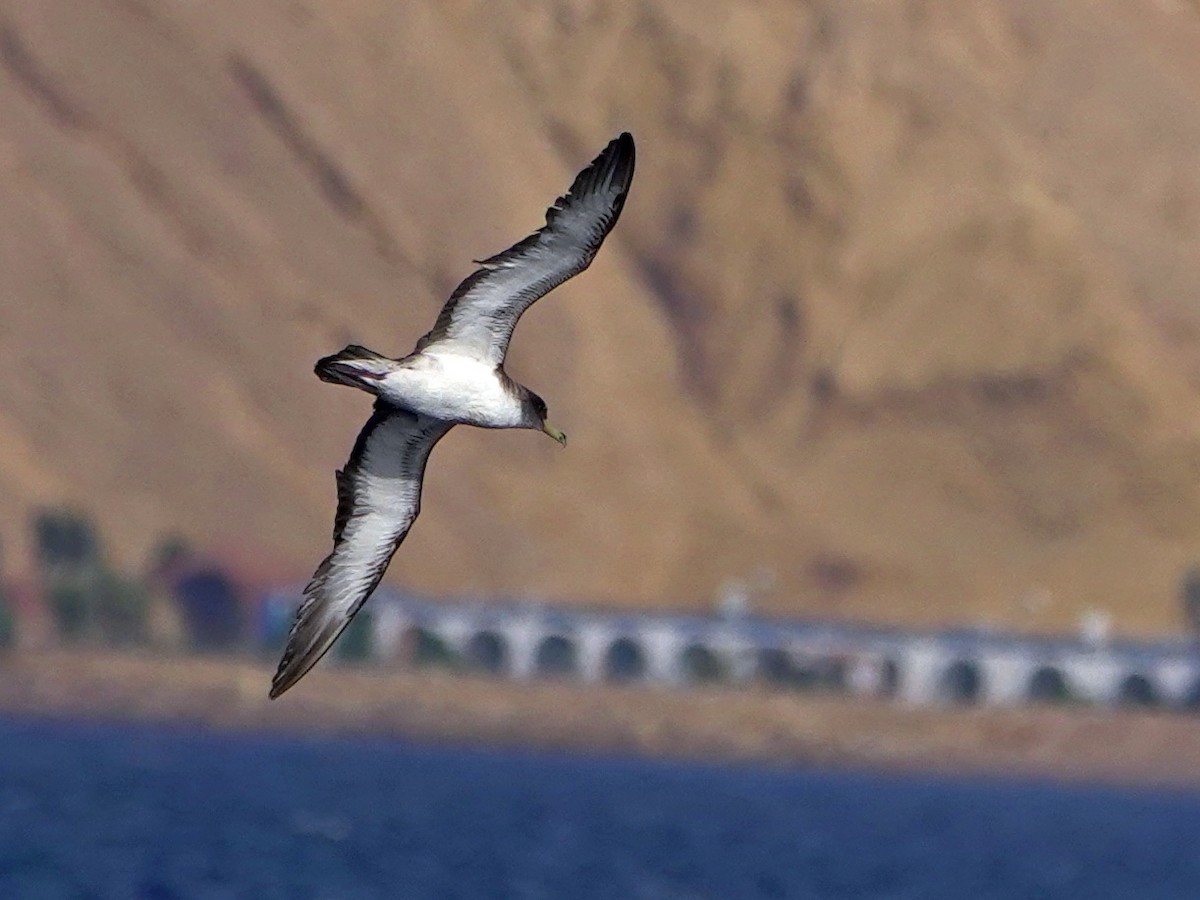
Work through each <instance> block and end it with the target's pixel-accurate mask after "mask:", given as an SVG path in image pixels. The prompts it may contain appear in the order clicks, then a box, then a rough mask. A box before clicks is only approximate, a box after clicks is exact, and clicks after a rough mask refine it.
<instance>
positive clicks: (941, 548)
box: [0, 0, 1200, 631]
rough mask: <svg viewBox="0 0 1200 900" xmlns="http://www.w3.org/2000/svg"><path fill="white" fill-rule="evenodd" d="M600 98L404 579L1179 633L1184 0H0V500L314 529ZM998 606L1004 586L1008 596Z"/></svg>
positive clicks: (1195, 346) (1186, 437)
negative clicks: (586, 183) (585, 225)
mask: <svg viewBox="0 0 1200 900" xmlns="http://www.w3.org/2000/svg"><path fill="white" fill-rule="evenodd" d="M622 128H629V129H630V130H632V131H633V132H634V134H635V136H636V137H637V139H638V142H639V173H638V177H637V179H636V181H635V184H634V189H633V193H632V195H631V198H630V202H629V205H628V207H627V209H626V212H625V215H624V218H623V219H622V221H621V224H620V225H619V226H618V228H617V230H616V231H615V232H614V234H613V236H612V238H611V239H610V240H609V242H608V244H607V245H606V246H605V249H604V251H603V252H602V253H601V254H600V257H599V259H598V261H597V263H596V265H595V266H594V267H593V268H592V269H591V270H590V271H589V272H587V273H586V274H585V275H584V276H582V277H581V278H579V279H577V280H575V281H573V282H572V283H570V284H569V285H567V286H566V287H564V288H562V289H561V290H559V291H558V292H557V293H556V294H555V295H554V296H553V297H552V298H551V299H550V300H548V301H547V302H544V303H542V304H539V306H538V307H536V308H535V309H534V311H533V312H531V313H530V314H529V316H528V317H527V318H526V320H525V321H524V322H523V323H522V325H521V328H520V330H519V331H518V333H517V340H516V342H515V345H514V353H513V357H512V360H511V364H510V368H511V370H512V371H513V373H514V374H515V375H516V376H517V377H518V378H520V379H521V380H523V381H525V382H526V383H528V384H530V385H531V386H533V387H534V388H535V389H537V390H538V391H539V392H540V393H542V394H543V395H544V396H546V397H547V399H548V401H549V402H550V407H551V410H552V412H553V414H554V419H555V420H556V421H557V422H558V423H559V424H561V425H562V426H563V427H564V428H565V429H566V430H567V432H568V433H569V434H570V435H571V438H572V442H571V446H570V448H569V449H568V450H567V451H565V452H560V451H558V448H557V447H556V446H555V445H554V444H553V443H552V442H550V441H548V440H546V439H544V438H540V437H538V436H536V435H532V434H526V433H516V434H496V433H483V432H479V431H473V430H468V429H458V430H456V431H455V432H454V433H453V434H452V435H450V437H448V438H447V439H446V440H445V441H444V442H443V443H442V445H441V446H440V447H439V448H438V451H437V453H436V454H435V457H434V460H433V462H432V463H431V466H430V472H429V477H428V479H427V488H426V504H425V512H424V514H423V517H422V519H421V522H420V524H419V525H418V526H417V527H416V528H415V529H414V532H413V534H412V536H411V537H410V539H409V541H408V543H407V544H406V546H405V548H404V550H403V551H402V553H401V555H400V556H399V557H398V558H397V564H396V565H395V566H394V567H393V576H392V577H394V578H398V579H399V580H403V581H405V582H407V583H410V584H412V585H414V586H416V587H418V588H421V589H425V590H431V591H464V590H470V591H479V592H489V593H490V592H503V593H509V594H512V593H534V594H540V595H547V596H553V597H555V598H561V599H563V600H567V601H570V600H575V599H584V600H589V601H590V600H595V599H610V600H611V601H612V602H617V603H623V604H645V603H661V604H670V605H675V606H691V607H697V606H699V607H707V606H708V604H709V603H710V602H711V598H712V595H713V593H714V591H715V590H716V588H717V587H718V586H719V585H720V584H721V582H722V581H724V580H725V579H726V578H727V577H728V576H730V575H739V574H746V573H749V572H751V571H753V570H755V569H756V568H758V567H762V566H765V567H768V568H770V569H772V570H774V572H775V573H776V574H777V576H778V580H777V587H776V590H775V592H774V593H773V594H772V595H771V597H770V598H767V599H765V600H764V601H763V602H764V604H769V605H770V606H771V607H772V608H773V609H775V610H778V611H786V612H806V613H816V614H822V615H824V614H838V615H852V616H857V617H864V618H871V619H876V620H886V621H906V622H917V623H923V624H924V623H934V622H954V623H971V622H977V621H981V620H985V621H989V622H993V623H997V624H1004V625H1011V626H1016V627H1022V628H1047V627H1064V626H1070V625H1073V623H1074V622H1075V620H1076V618H1077V616H1078V615H1079V613H1080V612H1081V611H1082V610H1084V609H1086V608H1089V607H1093V606H1101V607H1105V608H1109V609H1112V610H1113V611H1114V612H1116V614H1117V623H1118V626H1119V627H1121V628H1123V629H1125V630H1143V631H1144V630H1157V631H1161V630H1168V629H1173V628H1177V627H1179V614H1178V604H1177V601H1176V596H1175V594H1176V590H1177V584H1178V579H1179V576H1180V574H1181V572H1182V571H1183V569H1184V568H1185V567H1187V566H1188V565H1190V564H1192V563H1193V562H1194V561H1198V560H1200V489H1198V485H1200V416H1198V413H1197V410H1198V409H1200V405H1198V401H1200V396H1198V389H1200V304H1198V303H1197V298H1198V297H1200V252H1198V251H1200V13H1197V11H1196V9H1195V7H1193V6H1189V5H1183V4H1163V3H1160V2H1151V0H1133V2H1130V0H1125V2H1116V0H1102V2H1083V0H1074V2H1066V3H1060V4H1053V5H1047V4H1043V3H1036V2H1033V0H987V2H979V3H972V4H960V5H951V4H945V3H938V2H932V0H931V2H918V0H903V2H896V3H889V4H880V3H867V2H858V3H855V2H849V3H847V2H842V0H839V2H832V0H829V2H826V0H815V2H812V3H807V4H797V3H794V2H783V0H777V2H766V3H759V4H750V3H745V4H729V3H720V2H716V0H705V2H696V3H691V4H675V3H667V2H661V3H655V2H646V3H632V2H630V3H621V2H609V3H605V2H553V3H551V2H544V0H531V2H526V3H520V4H510V5H505V6H504V7H503V9H501V8H500V7H498V6H496V5H495V4H490V3H484V2H472V0H457V2H452V3H447V4H415V3H412V4H402V3H391V2H384V0H357V2H340V0H339V2H334V0H322V2H317V0H313V2H295V0H254V2H243V0H239V2H233V0H209V2H206V3H195V4H188V3H178V4H158V3H149V2H144V0H96V2H93V3H87V4H79V3H74V2H70V0H23V2H22V0H0V191H2V192H3V194H2V195H3V197H4V198H5V201H6V202H4V203H3V204H2V205H0V272H2V273H3V274H2V275H0V279H3V280H2V281H0V287H2V288H3V295H2V296H3V300H2V301H0V383H2V384H4V385H5V386H6V387H5V391H4V393H3V395H2V397H0V521H2V522H3V523H5V524H4V526H3V528H2V531H3V537H4V540H5V543H6V545H9V546H12V545H15V546H16V548H17V550H16V556H17V558H18V560H19V559H21V558H23V557H24V555H25V553H26V549H27V548H25V546H24V544H23V543H22V542H23V540H24V530H25V528H24V523H25V517H26V515H27V513H28V511H29V509H30V508H31V507H32V506H35V505H41V504H47V503H57V502H71V503H75V504H79V505H82V506H84V507H86V508H87V509H89V510H91V511H93V512H94V513H95V515H96V516H97V517H98V519H99V520H100V522H101V523H102V526H103V530H104V534H105V535H106V537H107V538H108V540H109V542H110V544H111V546H112V547H113V550H114V552H115V553H116V555H118V556H119V558H120V559H121V560H122V561H124V562H127V563H131V562H136V561H137V560H139V559H140V558H141V556H142V555H143V554H144V553H145V551H146V549H147V547H148V546H149V545H150V544H151V543H152V542H153V541H154V540H155V539H156V538H157V537H158V536H160V535H161V534H162V533H163V532H164V531H166V530H168V529H171V528H181V529H183V530H184V531H185V532H186V533H187V534H189V535H190V536H192V537H193V538H194V539H195V540H197V541H198V542H200V543H202V544H204V545H208V546H215V547H225V548H228V547H237V548H240V549H241V551H242V552H243V553H244V552H247V550H248V548H261V550H260V551H258V552H261V554H262V556H263V557H264V558H266V559H271V560H277V561H281V564H282V565H284V566H294V567H295V570H296V573H297V575H300V574H303V573H304V571H305V570H306V569H307V568H309V567H311V565H312V564H313V563H314V562H315V561H316V560H317V559H318V558H319V557H320V556H321V555H322V554H323V553H324V551H325V549H326V542H327V541H328V532H329V526H330V521H331V516H332V502H333V478H332V470H333V469H334V468H335V467H336V466H338V465H340V464H341V462H342V461H343V460H344V458H345V454H346V452H347V451H348V449H349V446H350V444H351V443H352V441H353V436H354V433H355V431H356V429H357V428H358V427H359V425H360V424H361V422H362V420H363V418H364V417H365V414H366V411H367V409H368V402H367V398H366V397H365V396H362V395H355V394H354V393H352V392H350V391H347V390H335V389H333V388H330V387H328V386H325V385H322V384H320V383H319V382H317V380H316V379H315V378H314V377H313V376H312V374H311V365H312V362H313V361H314V360H315V359H316V358H317V357H318V356H321V355H323V354H325V353H328V352H330V351H332V350H334V349H337V348H339V347H340V346H342V344H344V343H345V342H347V341H349V340H356V341H359V342H362V343H366V344H368V345H370V346H373V347H375V348H377V349H379V350H383V351H388V352H394V353H402V352H406V351H407V350H408V349H409V348H410V347H411V344H412V343H413V341H414V340H415V339H416V337H417V336H418V335H419V334H421V333H422V332H423V331H424V330H425V329H426V328H427V327H428V324H429V323H430V322H431V320H432V318H433V316H434V315H435V313H436V310H437V309H438V307H439V305H440V303H441V301H442V299H443V297H444V296H445V294H446V292H447V291H448V290H449V289H450V288H451V287H452V286H453V284H454V283H455V282H456V281H457V280H458V278H460V277H461V276H462V275H463V274H465V272H466V271H467V270H468V266H469V260H470V259H471V258H472V257H478V256H480V255H481V254H485V253H490V252H494V251H495V250H498V249H500V248H502V247H504V246H506V245H507V244H508V243H510V242H511V241H513V240H515V239H516V238H518V237H521V236H523V235H524V234H525V233H526V232H527V231H528V230H529V229H530V228H532V227H534V226H535V225H537V224H539V222H540V213H541V210H542V209H543V208H544V206H545V205H546V203H547V202H548V201H549V200H550V199H551V198H552V197H553V196H555V195H556V194H557V193H559V192H560V191H561V190H562V188H563V187H565V185H566V184H567V183H568V181H569V179H570V177H571V174H572V173H573V172H574V171H575V169H577V168H578V167H579V166H580V165H582V164H583V163H584V162H586V160H587V159H589V158H590V157H591V155H592V154H593V153H594V152H595V151H596V150H597V149H598V148H599V147H600V146H602V144H603V143H604V142H605V141H606V140H607V139H608V138H609V137H611V136H612V134H614V133H615V132H616V131H618V130H620V129H622ZM1031 597H1041V598H1043V599H1040V600H1037V602H1030V598H1031Z"/></svg>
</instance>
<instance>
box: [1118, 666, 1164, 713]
mask: <svg viewBox="0 0 1200 900" xmlns="http://www.w3.org/2000/svg"><path fill="white" fill-rule="evenodd" d="M1117 702H1118V703H1119V704H1120V705H1121V706H1139V707H1147V708H1148V707H1153V706H1161V705H1162V697H1161V696H1160V695H1159V692H1158V688H1157V686H1155V684H1154V682H1153V681H1151V680H1150V679H1149V678H1148V677H1147V676H1145V675H1143V674H1142V673H1141V672H1134V673H1133V674H1132V675H1127V676H1126V677H1125V678H1124V679H1122V681H1121V687H1120V688H1119V689H1118V690H1117Z"/></svg>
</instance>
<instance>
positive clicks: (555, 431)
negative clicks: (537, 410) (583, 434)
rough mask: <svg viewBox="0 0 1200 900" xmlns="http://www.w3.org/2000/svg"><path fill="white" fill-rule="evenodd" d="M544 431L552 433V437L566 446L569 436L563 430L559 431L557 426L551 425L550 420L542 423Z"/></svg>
mask: <svg viewBox="0 0 1200 900" xmlns="http://www.w3.org/2000/svg"><path fill="white" fill-rule="evenodd" d="M542 431H544V432H545V433H546V434H548V435H550V437H552V438H554V439H555V440H556V441H558V442H559V443H560V444H562V445H563V446H564V447H565V446H567V436H566V435H565V434H563V433H562V432H561V431H559V430H558V429H557V428H555V427H554V426H553V425H551V424H550V423H549V422H543V423H542Z"/></svg>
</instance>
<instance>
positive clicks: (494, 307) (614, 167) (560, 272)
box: [417, 133, 634, 365]
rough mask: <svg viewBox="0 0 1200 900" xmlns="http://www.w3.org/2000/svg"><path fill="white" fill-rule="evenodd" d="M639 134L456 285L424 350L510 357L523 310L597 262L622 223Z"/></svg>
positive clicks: (617, 142) (623, 139) (620, 143)
mask: <svg viewBox="0 0 1200 900" xmlns="http://www.w3.org/2000/svg"><path fill="white" fill-rule="evenodd" d="M633 164H634V148H633V138H632V137H631V136H630V135H629V134H628V133H625V134H622V135H621V136H620V137H617V138H615V139H614V140H613V141H611V142H610V143H609V145H608V146H607V147H605V148H604V150H602V151H601V153H600V155H599V156H597V157H596V158H595V159H594V160H593V161H592V164H591V165H589V166H588V167H587V168H586V169H584V170H583V171H582V172H580V173H579V175H577V176H576V178H575V183H574V184H572V185H571V189H570V190H569V191H568V192H567V193H566V195H565V196H562V197H559V198H558V200H557V201H555V203H554V205H553V206H551V207H550V208H549V209H548V210H546V224H545V226H544V227H542V228H541V229H539V230H538V231H535V232H534V233H533V234H531V235H530V236H529V237H527V238H525V240H523V241H521V242H520V243H519V244H514V245H513V246H512V247H509V248H508V249H507V250H505V251H504V252H503V253H498V254H496V255H495V256H493V257H491V258H490V259H485V260H483V261H482V262H481V263H480V264H479V265H480V268H479V269H477V270H475V272H473V273H472V274H471V275H469V276H468V277H467V279H466V280H465V281H464V282H463V283H462V284H460V285H459V286H458V287H457V288H455V290H454V293H453V294H451V295H450V299H449V300H447V301H446V305H445V306H443V307H442V312H441V314H440V315H439V316H438V319H437V322H436V324H434V326H433V330H432V331H430V332H429V334H427V335H425V336H424V337H423V338H421V340H420V341H418V342H417V350H418V351H421V350H425V349H427V348H430V347H432V346H434V345H438V346H442V345H444V346H445V347H446V349H448V350H452V351H454V352H457V353H462V354H466V355H470V356H475V357H478V358H480V359H483V360H486V361H487V362H490V363H492V364H494V365H500V363H502V362H503V361H504V354H505V353H506V352H507V351H508V342H509V339H510V338H511V337H512V333H513V328H515V327H516V324H517V320H518V319H519V318H520V317H521V313H523V312H525V310H527V309H529V307H530V306H532V305H533V303H534V301H536V300H537V299H538V298H539V297H542V296H544V295H545V294H547V293H548V292H549V291H551V290H553V289H554V288H556V287H558V285H560V284H562V283H563V282H564V281H566V280H567V279H568V278H570V277H571V276H572V275H576V274H578V273H580V272H582V271H583V270H584V269H586V268H587V267H588V265H590V264H591V262H592V259H594V258H595V256H596V251H597V250H599V249H600V244H601V243H603V241H604V238H605V236H606V235H607V234H608V232H609V231H611V230H612V227H613V225H615V224H616V222H617V218H618V217H619V216H620V215H621V208H622V207H623V206H624V205H625V195H626V194H627V193H628V191H629V184H630V182H631V181H632V180H633Z"/></svg>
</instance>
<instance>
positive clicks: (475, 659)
mask: <svg viewBox="0 0 1200 900" xmlns="http://www.w3.org/2000/svg"><path fill="white" fill-rule="evenodd" d="M466 656H467V665H468V666H470V668H471V669H472V670H474V671H476V672H482V673H484V674H486V675H502V674H504V673H505V672H506V671H508V657H509V653H508V642H507V641H505V640H504V638H502V637H501V636H500V635H499V634H497V633H496V632H494V631H480V632H477V633H476V634H474V635H472V636H471V640H469V641H468V642H467V653H466Z"/></svg>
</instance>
